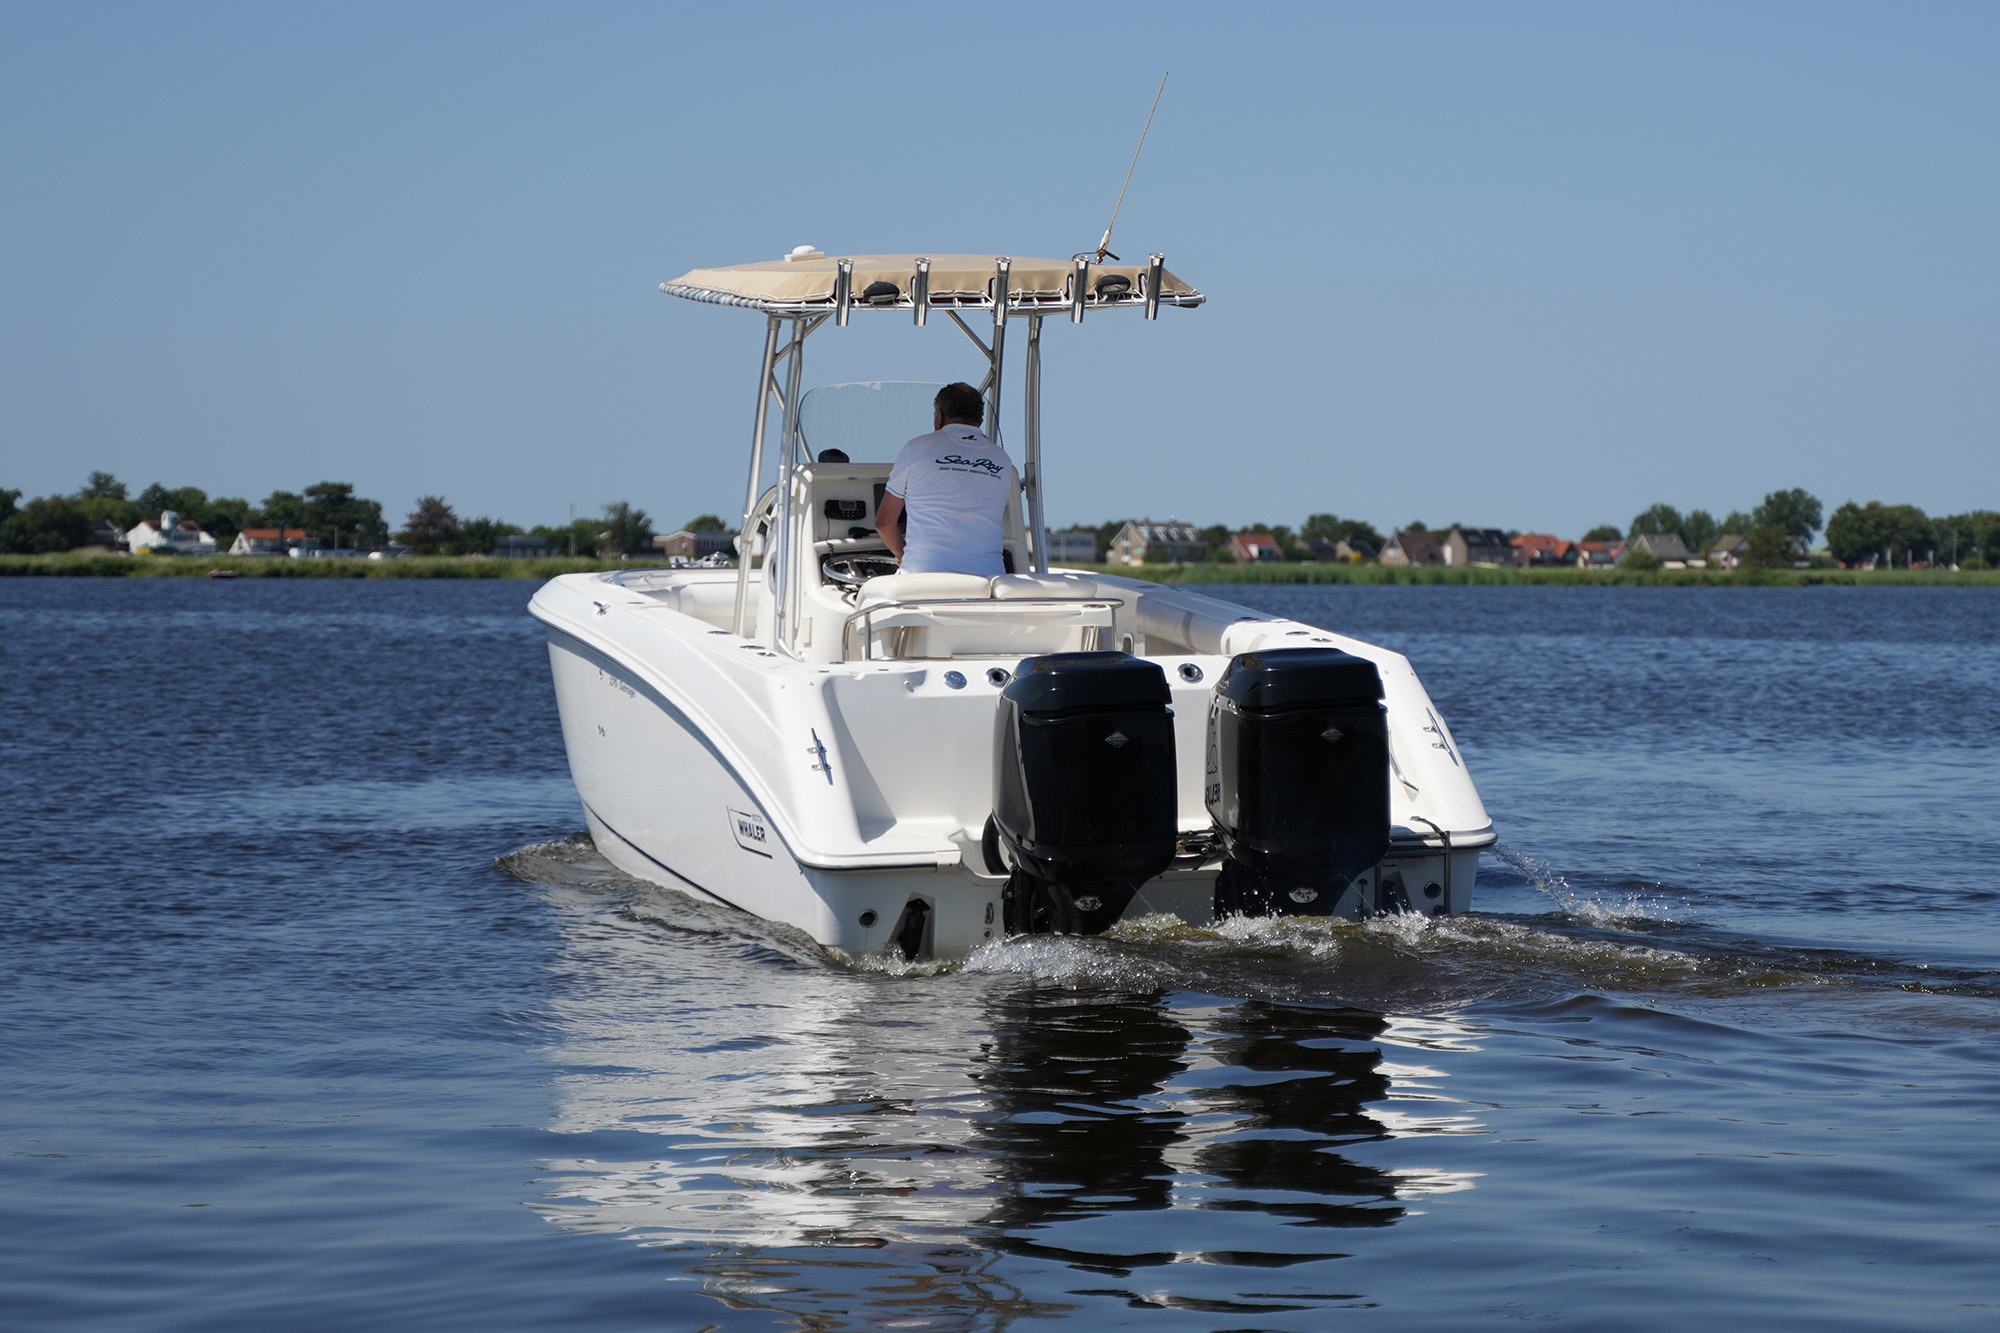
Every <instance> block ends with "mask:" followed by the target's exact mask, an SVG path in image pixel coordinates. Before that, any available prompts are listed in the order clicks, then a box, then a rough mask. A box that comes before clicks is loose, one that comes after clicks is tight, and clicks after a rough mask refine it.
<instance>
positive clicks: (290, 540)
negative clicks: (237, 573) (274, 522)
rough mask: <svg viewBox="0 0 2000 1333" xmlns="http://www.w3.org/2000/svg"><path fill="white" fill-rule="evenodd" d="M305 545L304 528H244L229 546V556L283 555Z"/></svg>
mask: <svg viewBox="0 0 2000 1333" xmlns="http://www.w3.org/2000/svg"><path fill="white" fill-rule="evenodd" d="M305 544H306V530H305V529H304V528H245V529H243V531H241V532H239V533H237V534H236V540H235V541H233V542H231V543H230V544H229V554H231V555H283V554H284V553H285V552H286V551H289V550H291V549H292V548H293V547H294V546H304V545H305Z"/></svg>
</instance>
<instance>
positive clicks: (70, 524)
mask: <svg viewBox="0 0 2000 1333" xmlns="http://www.w3.org/2000/svg"><path fill="white" fill-rule="evenodd" d="M4 494H5V495H7V496H8V497H9V498H8V501H7V504H6V506H5V507H6V508H7V509H8V510H10V511H11V512H10V513H9V514H8V515H7V518H6V520H5V521H4V522H0V551H7V552H11V553H13V554H16V555H42V554H45V553H47V552H51V551H73V550H75V549H76V548H77V547H79V546H82V545H84V544H85V543H86V542H88V541H89V540H90V519H89V518H88V517H87V516H86V515H85V514H84V512H83V510H82V508H81V507H79V506H78V504H77V503H76V501H74V500H72V499H70V498H69V497H68V496H66V495H43V496H38V497H37V498H35V499H33V500H30V501H28V503H26V504H25V505H21V506H20V507H19V508H15V505H14V501H15V500H17V499H18V498H19V497H20V494H21V493H20V492H19V491H7V492H4Z"/></svg>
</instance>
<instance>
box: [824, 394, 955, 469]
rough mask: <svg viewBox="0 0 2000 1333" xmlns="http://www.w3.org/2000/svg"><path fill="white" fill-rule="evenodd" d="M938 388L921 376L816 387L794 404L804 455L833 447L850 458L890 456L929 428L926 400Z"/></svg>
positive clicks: (866, 459)
mask: <svg viewBox="0 0 2000 1333" xmlns="http://www.w3.org/2000/svg"><path fill="white" fill-rule="evenodd" d="M943 387H944V386H943V385H942V384H937V383H932V382H929V381H925V380H866V381H862V382H859V383H855V384H823V385H821V386H820V387H819V388H817V389H814V390H812V391H810V392H809V393H807V394H806V396H805V397H804V398H803V399H801V400H800V402H799V434H800V435H801V436H803V437H804V439H805V446H806V456H807V457H808V458H818V457H819V456H820V454H821V453H822V452H824V451H825V450H828V449H838V450H840V451H841V452H842V453H844V454H846V455H847V457H848V460H849V461H850V462H855V463H884V462H889V461H891V460H893V459H894V458H895V457H896V455H897V453H898V452H899V451H901V449H902V447H903V445H904V444H906V443H907V442H909V441H910V440H912V439H914V438H915V437H916V436H919V435H922V434H923V433H924V432H926V431H928V430H929V429H930V428H931V400H932V399H933V398H935V397H937V391H938V390H939V389H941V388H943Z"/></svg>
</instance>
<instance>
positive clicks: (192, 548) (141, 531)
mask: <svg viewBox="0 0 2000 1333" xmlns="http://www.w3.org/2000/svg"><path fill="white" fill-rule="evenodd" d="M125 543H126V545H127V546H129V547H131V549H132V553H133V554H134V555H137V554H138V553H139V552H141V551H146V552H148V553H153V552H159V553H161V554H165V555H214V554H215V552H216V541H215V538H214V537H212V536H210V535H209V534H208V533H206V532H203V531H202V530H201V524H199V523H196V522H195V521H194V520H193V519H184V518H182V517H181V516H180V515H179V514H176V513H175V512H174V511H173V510H171V509H169V510H167V511H166V512H165V513H163V514H161V515H160V521H159V522H157V523H155V522H153V521H152V520H151V519H147V520H146V521H145V522H143V523H141V524H140V525H139V526H138V527H136V528H134V529H132V530H131V531H130V532H128V533H126V534H125Z"/></svg>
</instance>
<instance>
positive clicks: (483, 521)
mask: <svg viewBox="0 0 2000 1333" xmlns="http://www.w3.org/2000/svg"><path fill="white" fill-rule="evenodd" d="M520 532H521V529H520V528H519V527H517V526H516V525H514V524H512V523H505V522H502V521H501V520H499V519H497V518H468V519H466V520H465V522H463V523H461V524H459V529H458V540H457V541H455V542H453V543H451V545H450V547H449V550H450V553H451V554H453V555H492V554H493V548H494V547H496V546H498V545H499V544H500V539H501V538H502V537H515V536H519V535H520Z"/></svg>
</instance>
